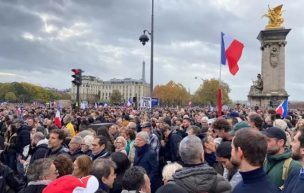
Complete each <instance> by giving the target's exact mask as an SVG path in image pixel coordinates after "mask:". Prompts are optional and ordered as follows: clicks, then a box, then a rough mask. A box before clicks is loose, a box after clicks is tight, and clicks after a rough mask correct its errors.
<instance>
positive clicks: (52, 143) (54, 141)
mask: <svg viewBox="0 0 304 193" xmlns="http://www.w3.org/2000/svg"><path fill="white" fill-rule="evenodd" d="M65 137H66V136H65V133H64V131H63V130H61V129H53V130H51V132H50V137H49V144H48V147H49V148H51V149H57V148H59V147H60V146H61V145H62V144H63V142H64V140H65Z"/></svg>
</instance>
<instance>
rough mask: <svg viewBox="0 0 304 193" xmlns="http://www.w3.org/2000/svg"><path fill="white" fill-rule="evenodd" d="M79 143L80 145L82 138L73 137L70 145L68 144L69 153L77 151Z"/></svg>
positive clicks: (79, 146)
mask: <svg viewBox="0 0 304 193" xmlns="http://www.w3.org/2000/svg"><path fill="white" fill-rule="evenodd" d="M81 143H82V137H80V136H75V137H73V138H72V139H71V141H70V143H69V150H70V153H74V152H76V151H77V150H80V149H81Z"/></svg>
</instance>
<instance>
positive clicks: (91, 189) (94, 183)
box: [42, 175, 99, 193]
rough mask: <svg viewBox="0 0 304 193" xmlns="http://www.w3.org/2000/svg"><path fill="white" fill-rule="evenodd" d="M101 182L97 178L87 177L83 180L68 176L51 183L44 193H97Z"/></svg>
mask: <svg viewBox="0 0 304 193" xmlns="http://www.w3.org/2000/svg"><path fill="white" fill-rule="evenodd" d="M98 187H99V182H98V180H97V178H96V177H95V176H86V177H83V178H81V179H79V178H77V177H75V176H72V175H66V176H62V177H60V178H58V179H56V180H54V181H53V182H51V183H49V184H48V185H47V187H46V188H45V189H44V190H43V192H42V193H75V192H77V193H95V192H96V191H97V189H98Z"/></svg>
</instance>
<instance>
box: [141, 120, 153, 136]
mask: <svg viewBox="0 0 304 193" xmlns="http://www.w3.org/2000/svg"><path fill="white" fill-rule="evenodd" d="M141 130H142V131H145V132H147V133H148V134H150V133H151V130H152V124H151V123H150V122H144V123H143V124H142V125H141Z"/></svg>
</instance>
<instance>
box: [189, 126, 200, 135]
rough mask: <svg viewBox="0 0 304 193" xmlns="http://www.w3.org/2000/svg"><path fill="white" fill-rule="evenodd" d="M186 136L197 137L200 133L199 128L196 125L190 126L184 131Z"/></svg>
mask: <svg viewBox="0 0 304 193" xmlns="http://www.w3.org/2000/svg"><path fill="white" fill-rule="evenodd" d="M186 133H187V134H188V135H195V136H198V135H199V134H200V133H201V128H200V127H198V126H196V125H190V126H189V127H188V129H187V131H186Z"/></svg>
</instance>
